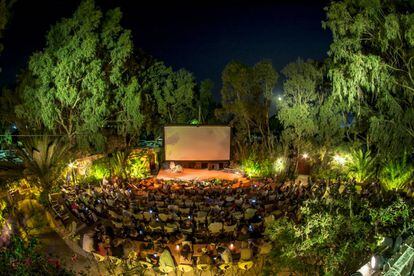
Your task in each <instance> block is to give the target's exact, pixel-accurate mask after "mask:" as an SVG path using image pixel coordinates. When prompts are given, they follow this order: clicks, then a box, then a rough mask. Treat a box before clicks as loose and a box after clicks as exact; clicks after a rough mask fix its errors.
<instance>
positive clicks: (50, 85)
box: [16, 0, 142, 145]
mask: <svg viewBox="0 0 414 276" xmlns="http://www.w3.org/2000/svg"><path fill="white" fill-rule="evenodd" d="M121 17H122V14H121V11H120V10H119V9H113V10H109V11H107V12H106V13H105V14H103V13H102V11H101V10H100V9H99V8H97V7H96V6H95V4H94V2H93V1H92V0H86V1H83V2H82V3H81V4H80V6H79V7H78V9H77V10H76V11H75V13H74V15H73V16H72V17H71V18H64V19H62V20H60V21H59V22H58V23H57V24H55V25H54V26H53V27H52V28H51V29H50V31H49V32H48V34H47V39H46V47H45V48H44V49H43V50H42V51H40V52H37V53H35V54H33V55H32V56H31V57H30V60H29V70H30V71H31V74H32V75H33V77H34V79H35V80H34V85H31V86H27V87H26V88H25V89H23V91H22V93H21V98H22V100H23V103H22V104H21V105H19V106H17V107H16V112H17V114H18V116H19V117H20V118H24V119H26V120H28V121H31V120H32V119H33V118H34V119H35V120H37V121H39V122H40V123H41V125H42V126H43V127H44V128H45V129H46V130H48V131H49V132H51V133H55V134H64V135H66V136H67V137H68V138H69V140H70V141H71V142H72V143H74V142H78V143H82V142H90V143H93V144H94V145H100V144H101V142H103V135H102V134H101V132H100V131H99V130H101V129H102V128H103V127H104V126H105V125H106V122H107V121H108V120H109V119H111V120H115V121H116V122H117V123H118V124H122V126H120V127H119V133H120V134H122V135H125V134H126V133H128V132H133V133H136V132H137V131H138V129H139V127H140V124H141V123H142V119H141V118H142V116H141V115H140V109H139V107H140V90H139V86H138V83H137V80H136V78H135V77H134V76H131V75H130V74H128V72H125V69H124V66H125V63H126V62H127V61H128V59H129V58H130V57H131V55H132V50H133V45H132V40H131V33H130V31H129V30H125V29H123V28H122V27H121V25H120V21H121ZM28 111H30V112H28Z"/></svg>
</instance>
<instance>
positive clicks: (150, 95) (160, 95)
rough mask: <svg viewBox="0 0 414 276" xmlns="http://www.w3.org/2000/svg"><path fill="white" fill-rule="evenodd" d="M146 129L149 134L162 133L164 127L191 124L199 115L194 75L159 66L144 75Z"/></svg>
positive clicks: (154, 65)
mask: <svg viewBox="0 0 414 276" xmlns="http://www.w3.org/2000/svg"><path fill="white" fill-rule="evenodd" d="M141 77H142V82H141V83H142V89H143V91H144V96H143V98H144V101H145V104H144V108H146V109H149V110H148V112H146V114H147V115H146V118H145V125H146V128H147V131H148V132H153V133H155V134H156V135H157V134H159V133H160V129H161V126H162V125H164V124H176V123H178V124H182V123H188V122H189V121H190V120H191V119H193V118H194V116H195V114H196V102H195V100H196V99H195V95H194V87H195V80H194V77H193V75H192V74H191V73H190V72H188V71H186V70H184V69H180V70H178V71H173V69H172V68H171V67H167V66H165V64H164V63H162V62H155V63H154V64H153V65H152V66H150V67H149V68H148V69H147V70H145V71H144V72H143V73H142V76H141Z"/></svg>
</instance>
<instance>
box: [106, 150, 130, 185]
mask: <svg viewBox="0 0 414 276" xmlns="http://www.w3.org/2000/svg"><path fill="white" fill-rule="evenodd" d="M128 155H129V152H125V151H118V152H116V153H115V154H114V155H113V156H112V158H110V159H109V163H110V165H109V166H110V170H111V175H116V176H119V177H123V178H125V177H126V167H127V162H128Z"/></svg>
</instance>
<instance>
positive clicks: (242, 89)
mask: <svg viewBox="0 0 414 276" xmlns="http://www.w3.org/2000/svg"><path fill="white" fill-rule="evenodd" d="M277 79H278V74H277V72H276V70H275V69H274V68H273V66H272V64H271V63H270V62H269V61H260V62H258V63H256V64H255V65H254V66H253V67H250V66H247V65H245V64H242V63H240V62H235V61H233V62H230V63H229V64H227V65H226V67H225V68H224V70H223V73H222V81H223V87H222V89H221V105H222V108H220V109H217V110H216V116H217V117H218V118H220V119H221V120H222V121H224V122H229V124H230V125H231V126H233V127H234V128H235V130H236V132H235V136H234V137H233V138H234V140H235V141H236V142H238V143H239V145H244V146H246V144H251V143H252V142H253V141H254V140H255V139H254V136H260V137H261V142H262V145H263V146H264V147H265V148H266V149H267V150H272V149H273V147H274V137H273V134H272V133H271V131H270V128H269V116H270V115H269V112H270V104H271V101H272V91H273V88H274V87H275V86H276V83H277ZM256 133H257V135H254V134H256Z"/></svg>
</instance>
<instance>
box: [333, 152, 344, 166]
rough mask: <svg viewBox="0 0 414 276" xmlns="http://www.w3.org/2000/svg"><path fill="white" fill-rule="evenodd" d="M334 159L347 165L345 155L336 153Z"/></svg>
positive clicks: (340, 163)
mask: <svg viewBox="0 0 414 276" xmlns="http://www.w3.org/2000/svg"><path fill="white" fill-rule="evenodd" d="M333 159H334V160H335V162H337V163H338V164H339V165H345V163H346V158H345V157H343V156H340V155H339V154H336V155H335V156H334V157H333Z"/></svg>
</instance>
